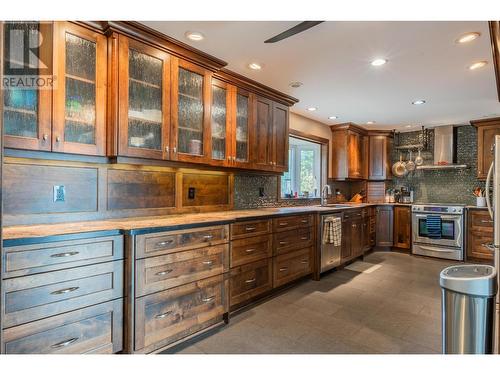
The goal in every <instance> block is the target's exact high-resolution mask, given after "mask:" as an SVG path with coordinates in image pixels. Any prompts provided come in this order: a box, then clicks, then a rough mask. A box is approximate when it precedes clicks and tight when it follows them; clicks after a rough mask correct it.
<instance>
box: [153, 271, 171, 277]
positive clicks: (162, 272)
mask: <svg viewBox="0 0 500 375" xmlns="http://www.w3.org/2000/svg"><path fill="white" fill-rule="evenodd" d="M172 271H173V270H165V271H160V272H157V273H156V276H165V275H168V274H169V273H170V272H172Z"/></svg>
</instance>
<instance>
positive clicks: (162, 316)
mask: <svg viewBox="0 0 500 375" xmlns="http://www.w3.org/2000/svg"><path fill="white" fill-rule="evenodd" d="M170 314H172V310H169V311H165V312H163V313H161V314H158V315H156V316H155V319H163V318H166V317H167V316H169V315H170Z"/></svg>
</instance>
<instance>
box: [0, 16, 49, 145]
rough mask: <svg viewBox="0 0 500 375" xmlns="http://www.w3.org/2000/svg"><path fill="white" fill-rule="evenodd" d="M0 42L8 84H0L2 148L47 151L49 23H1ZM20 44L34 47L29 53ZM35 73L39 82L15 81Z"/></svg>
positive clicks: (4, 72)
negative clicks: (0, 92) (0, 93)
mask: <svg viewBox="0 0 500 375" xmlns="http://www.w3.org/2000/svg"><path fill="white" fill-rule="evenodd" d="M2 42H3V45H4V56H3V62H4V63H3V74H4V79H5V80H4V82H7V83H8V85H6V86H4V87H3V127H4V135H5V138H4V144H5V147H10V148H21V149H28V150H45V151H50V150H51V147H52V146H51V114H52V90H51V86H50V85H49V81H50V79H51V78H52V23H38V22H4V23H3V41H2ZM23 46H38V47H36V49H37V51H35V52H36V53H34V54H33V56H31V55H27V54H25V53H24V52H25V51H24V49H23ZM32 52H33V51H32ZM27 56H28V57H27ZM35 56H38V57H37V58H36V59H35V58H34V57H35ZM39 76H40V77H43V82H42V81H36V82H37V83H38V84H29V85H20V84H18V83H19V82H21V81H20V80H19V79H22V77H39ZM28 82H35V81H31V80H28Z"/></svg>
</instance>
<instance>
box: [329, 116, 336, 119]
mask: <svg viewBox="0 0 500 375" xmlns="http://www.w3.org/2000/svg"><path fill="white" fill-rule="evenodd" d="M328 119H329V120H335V119H338V116H329V117H328Z"/></svg>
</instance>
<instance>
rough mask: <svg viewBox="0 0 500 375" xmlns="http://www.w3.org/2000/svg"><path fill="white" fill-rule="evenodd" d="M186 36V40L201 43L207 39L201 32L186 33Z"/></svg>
mask: <svg viewBox="0 0 500 375" xmlns="http://www.w3.org/2000/svg"><path fill="white" fill-rule="evenodd" d="M184 35H185V36H186V38H188V39H189V40H192V41H194V42H199V41H200V40H203V39H205V35H203V34H202V33H200V32H199V31H186V34H184Z"/></svg>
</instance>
